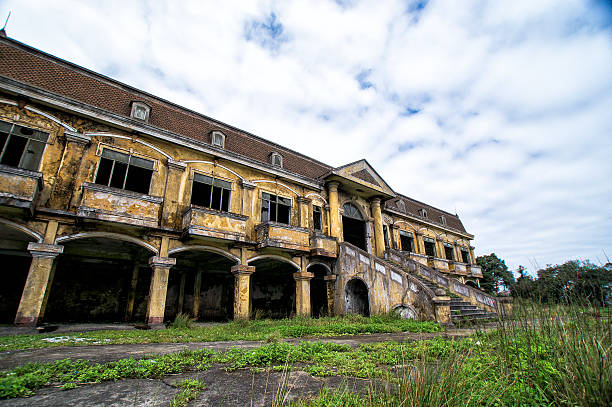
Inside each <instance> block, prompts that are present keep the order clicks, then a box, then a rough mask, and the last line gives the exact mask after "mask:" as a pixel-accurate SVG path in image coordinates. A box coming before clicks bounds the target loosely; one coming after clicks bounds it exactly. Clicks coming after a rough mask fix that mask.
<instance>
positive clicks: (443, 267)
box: [427, 257, 448, 272]
mask: <svg viewBox="0 0 612 407" xmlns="http://www.w3.org/2000/svg"><path fill="white" fill-rule="evenodd" d="M427 265H428V266H429V267H431V268H434V269H438V270H440V271H443V272H448V260H446V259H440V258H438V257H428V258H427Z"/></svg>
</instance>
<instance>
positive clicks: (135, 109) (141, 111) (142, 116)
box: [131, 102, 151, 122]
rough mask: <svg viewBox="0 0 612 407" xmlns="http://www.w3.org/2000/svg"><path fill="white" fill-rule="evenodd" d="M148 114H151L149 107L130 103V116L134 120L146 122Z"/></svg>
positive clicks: (140, 103) (139, 103) (138, 103)
mask: <svg viewBox="0 0 612 407" xmlns="http://www.w3.org/2000/svg"><path fill="white" fill-rule="evenodd" d="M150 114H151V107H150V106H149V105H147V104H145V103H142V102H132V112H131V116H132V117H133V118H134V119H138V120H142V121H144V122H148V121H149V115H150Z"/></svg>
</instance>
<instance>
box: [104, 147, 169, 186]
mask: <svg viewBox="0 0 612 407" xmlns="http://www.w3.org/2000/svg"><path fill="white" fill-rule="evenodd" d="M98 149H99V152H98V153H97V154H96V155H97V156H98V157H99V159H98V166H97V167H96V173H95V175H94V184H97V185H102V186H105V187H107V188H114V189H120V190H122V191H130V192H135V193H137V194H145V195H149V194H150V193H151V184H153V174H154V173H155V172H156V170H157V160H155V159H152V158H151V157H146V156H142V155H140V154H134V153H132V152H131V151H125V150H123V151H122V150H120V149H115V148H109V147H107V146H105V145H102V144H100V145H99V146H98ZM104 150H108V151H112V152H113V153H119V154H123V155H126V156H128V162H127V168H126V170H125V174H124V176H123V186H122V188H118V187H113V186H111V185H110V184H111V181H112V179H113V171H114V170H115V164H116V162H117V160H113V159H112V158H108V157H104V156H103V154H104ZM132 157H134V158H137V159H139V160H144V161H149V162H151V164H152V168H151V169H148V168H144V169H147V170H149V171H151V178H150V179H149V185H148V187H147V192H140V191H134V190H131V189H126V188H125V184H126V182H127V177H128V173H129V169H130V165H133V166H135V167H139V168H143V167H141V166H138V165H134V164H131V161H132ZM102 159H105V160H110V161H112V162H113V165H112V167H111V171H110V175H109V177H108V183H107V184H101V183H99V182H98V175H99V171H100V165H101V163H102Z"/></svg>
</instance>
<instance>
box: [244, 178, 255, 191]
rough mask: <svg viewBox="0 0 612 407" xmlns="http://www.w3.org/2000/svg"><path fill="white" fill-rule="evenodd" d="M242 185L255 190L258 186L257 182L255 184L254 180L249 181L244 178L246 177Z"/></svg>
mask: <svg viewBox="0 0 612 407" xmlns="http://www.w3.org/2000/svg"><path fill="white" fill-rule="evenodd" d="M240 186H241V187H242V188H244V189H250V190H253V189H255V187H256V185H255V184H253V183H252V182H249V181H247V180H244V179H243V180H241V181H240Z"/></svg>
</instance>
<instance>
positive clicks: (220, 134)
mask: <svg viewBox="0 0 612 407" xmlns="http://www.w3.org/2000/svg"><path fill="white" fill-rule="evenodd" d="M217 137H220V140H221V144H217V143H215V140H216V138H217ZM210 145H212V146H213V147H218V148H225V134H223V132H221V131H218V130H214V131H212V132H211V133H210Z"/></svg>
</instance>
